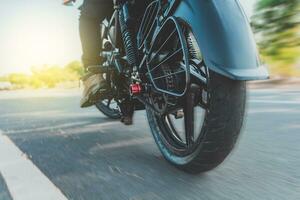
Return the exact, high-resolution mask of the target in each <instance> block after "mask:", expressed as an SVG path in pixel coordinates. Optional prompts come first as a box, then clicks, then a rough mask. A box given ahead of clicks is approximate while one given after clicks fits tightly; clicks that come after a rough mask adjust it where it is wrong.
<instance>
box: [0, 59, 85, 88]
mask: <svg viewBox="0 0 300 200" xmlns="http://www.w3.org/2000/svg"><path fill="white" fill-rule="evenodd" d="M83 73H84V72H83V67H82V64H81V62H79V61H73V62H71V63H69V64H68V65H66V66H64V67H60V66H42V67H32V68H31V73H30V74H22V73H12V74H9V75H7V76H3V77H0V82H9V83H11V84H12V89H27V88H32V89H37V88H55V87H57V86H58V85H62V84H66V85H70V84H67V83H70V82H74V83H76V82H78V81H79V79H80V77H81V76H82V75H83Z"/></svg>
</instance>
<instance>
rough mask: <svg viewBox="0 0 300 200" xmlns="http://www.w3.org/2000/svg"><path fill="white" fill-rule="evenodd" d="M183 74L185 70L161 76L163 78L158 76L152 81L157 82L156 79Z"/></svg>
mask: <svg viewBox="0 0 300 200" xmlns="http://www.w3.org/2000/svg"><path fill="white" fill-rule="evenodd" d="M184 72H185V70H181V71H178V72H174V73H170V74H167V75H163V76H159V77H156V78H153V80H158V79H162V78H166V77H169V76H173V75H175V74H180V73H184Z"/></svg>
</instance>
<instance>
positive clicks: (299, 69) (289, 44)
mask: <svg viewBox="0 0 300 200" xmlns="http://www.w3.org/2000/svg"><path fill="white" fill-rule="evenodd" d="M252 27H253V29H254V32H255V35H256V40H257V41H258V45H259V48H260V51H261V54H262V58H263V61H264V62H266V63H267V65H268V66H269V69H270V73H271V76H273V77H283V78H288V77H300V56H299V55H300V0H258V1H257V4H256V7H255V15H254V16H253V17H252Z"/></svg>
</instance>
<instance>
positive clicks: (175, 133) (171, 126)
mask: <svg viewBox="0 0 300 200" xmlns="http://www.w3.org/2000/svg"><path fill="white" fill-rule="evenodd" d="M167 120H168V124H169V128H170V129H171V131H172V132H173V135H174V137H175V138H176V139H177V140H178V141H179V142H180V143H182V138H181V137H180V135H179V134H178V132H177V130H176V128H175V126H174V123H173V121H172V120H171V118H170V116H169V115H167Z"/></svg>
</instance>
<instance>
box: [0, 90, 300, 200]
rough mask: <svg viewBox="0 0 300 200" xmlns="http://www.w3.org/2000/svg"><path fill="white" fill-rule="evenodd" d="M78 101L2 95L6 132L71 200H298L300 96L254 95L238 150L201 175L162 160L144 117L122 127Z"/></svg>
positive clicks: (2, 188)
mask: <svg viewBox="0 0 300 200" xmlns="http://www.w3.org/2000/svg"><path fill="white" fill-rule="evenodd" d="M78 102H79V95H78V93H77V92H74V93H73V92H34V93H30V92H8V93H4V92H1V93H0V113H1V115H0V129H1V130H2V134H4V135H7V136H8V137H9V138H10V140H11V141H12V142H13V143H14V144H15V145H16V146H17V147H18V148H19V149H20V150H21V151H22V152H23V153H24V154H25V155H26V158H27V159H30V160H31V161H32V162H33V164H34V165H35V166H36V167H37V168H38V169H39V170H40V171H41V172H42V173H43V174H44V175H45V177H47V178H48V179H49V180H50V181H51V182H52V183H53V184H54V185H55V186H56V187H57V188H58V189H59V190H60V191H61V192H62V193H63V195H64V196H65V197H67V198H68V199H74V200H81V199H84V200H94V199H95V200H99V199H100V200H126V199H128V200H162V199H164V200H177V199H178V200H200V199H203V200H210V199H212V200H215V199H216V200H218V199H222V200H226V199H228V200H234V199H236V200H298V199H300V90H298V91H296V90H293V91H289V90H254V91H251V92H250V94H249V103H248V112H247V113H248V114H247V117H246V122H245V126H244V130H243V133H242V136H241V138H240V140H239V143H238V145H237V147H236V149H235V151H234V152H233V153H232V154H231V155H230V157H229V158H228V159H227V160H226V161H225V162H224V164H222V165H221V166H220V167H218V168H217V169H215V170H214V171H211V172H208V173H205V174H201V175H189V174H186V173H183V172H181V171H179V170H177V169H175V168H174V167H172V166H170V165H169V164H168V163H167V162H166V161H165V160H164V159H163V158H162V156H161V154H160V153H159V151H158V149H157V147H156V145H155V144H154V141H153V139H152V138H151V135H150V131H149V128H148V125H147V121H146V118H145V114H144V112H138V113H137V114H136V115H135V125H133V126H130V127H125V126H123V125H122V124H120V123H119V122H118V121H112V120H109V119H107V118H106V117H104V116H103V115H102V114H101V113H99V112H98V111H97V110H96V109H95V108H88V109H80V108H79V107H78ZM1 162H3V161H1V160H0V163H1ZM1 177H2V176H1V175H0V199H1V200H2V199H5V200H6V199H9V198H10V194H9V191H10V187H9V186H8V187H6V184H5V177H4V178H1ZM19 187H22V183H20V186H19ZM12 196H14V195H13V194H12Z"/></svg>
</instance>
